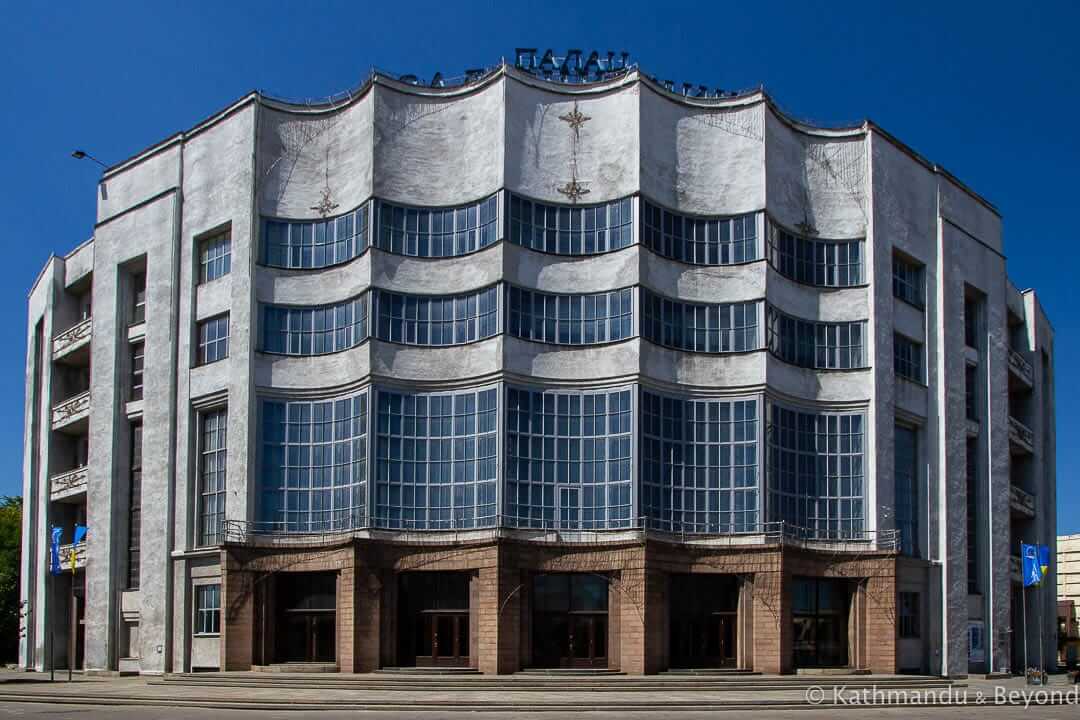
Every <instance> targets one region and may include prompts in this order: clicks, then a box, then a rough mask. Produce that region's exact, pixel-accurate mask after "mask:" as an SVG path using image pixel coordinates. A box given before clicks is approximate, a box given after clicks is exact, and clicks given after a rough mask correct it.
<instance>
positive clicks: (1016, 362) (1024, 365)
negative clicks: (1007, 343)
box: [1009, 350, 1035, 390]
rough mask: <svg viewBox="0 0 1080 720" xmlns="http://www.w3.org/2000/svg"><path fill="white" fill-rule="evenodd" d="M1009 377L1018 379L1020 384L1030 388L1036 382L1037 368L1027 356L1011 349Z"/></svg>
mask: <svg viewBox="0 0 1080 720" xmlns="http://www.w3.org/2000/svg"><path fill="white" fill-rule="evenodd" d="M1009 379H1010V380H1015V381H1017V382H1018V383H1019V385H1021V386H1022V387H1025V388H1027V389H1029V390H1030V389H1031V387H1032V386H1033V385H1034V383H1035V369H1034V368H1033V367H1032V366H1031V363H1029V362H1028V361H1027V358H1025V357H1024V356H1023V355H1021V354H1020V353H1018V352H1017V351H1016V350H1009ZM1010 384H1012V383H1010Z"/></svg>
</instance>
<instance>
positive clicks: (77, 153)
mask: <svg viewBox="0 0 1080 720" xmlns="http://www.w3.org/2000/svg"><path fill="white" fill-rule="evenodd" d="M71 157H73V158H75V159H76V160H93V161H94V162H96V163H97V164H98V165H100V166H101V167H103V168H105V169H106V170H108V169H109V166H108V165H106V164H105V163H103V162H101V161H100V160H98V159H97V158H96V157H94V156H93V155H91V154H90V153H88V152H86V151H85V150H72V151H71Z"/></svg>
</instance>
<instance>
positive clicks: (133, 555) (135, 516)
mask: <svg viewBox="0 0 1080 720" xmlns="http://www.w3.org/2000/svg"><path fill="white" fill-rule="evenodd" d="M129 481H130V482H129V487H128V517H129V520H128V562H127V589H128V590H138V589H139V574H140V568H141V566H142V550H141V547H142V546H141V538H142V423H133V424H132V425H131V471H130V476H129Z"/></svg>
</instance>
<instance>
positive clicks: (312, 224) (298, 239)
mask: <svg viewBox="0 0 1080 720" xmlns="http://www.w3.org/2000/svg"><path fill="white" fill-rule="evenodd" d="M367 228H368V204H367V203H364V204H363V205H361V206H360V207H358V208H357V209H355V210H353V211H351V212H347V213H345V214H344V215H339V216H338V217H333V218H328V219H326V220H315V221H312V220H296V221H288V220H269V219H266V220H264V221H263V262H264V263H265V264H266V265H271V266H273V267H280V268H321V267H327V266H328V265H337V264H339V263H343V262H347V261H348V260H351V259H353V258H354V257H357V256H358V255H360V254H361V253H363V252H364V250H366V249H367V242H368V240H367V237H368V236H367Z"/></svg>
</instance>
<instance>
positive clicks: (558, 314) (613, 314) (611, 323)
mask: <svg viewBox="0 0 1080 720" xmlns="http://www.w3.org/2000/svg"><path fill="white" fill-rule="evenodd" d="M507 306H508V308H509V318H510V328H509V332H510V334H511V335H513V336H515V337H519V338H522V339H525V340H534V341H536V342H544V343H552V344H555V345H592V344H596V343H606V342H616V341H619V340H625V339H626V338H628V337H630V336H631V335H632V334H633V326H634V318H633V307H634V303H633V290H632V289H631V288H625V289H623V290H615V291H612V292H608V293H596V294H592V295H553V294H549V293H542V292H538V291H535V290H522V289H521V288H517V287H514V286H512V285H511V286H509V287H508V289H507Z"/></svg>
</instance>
